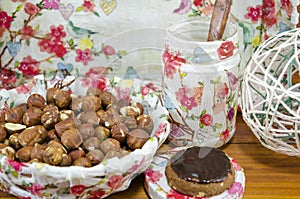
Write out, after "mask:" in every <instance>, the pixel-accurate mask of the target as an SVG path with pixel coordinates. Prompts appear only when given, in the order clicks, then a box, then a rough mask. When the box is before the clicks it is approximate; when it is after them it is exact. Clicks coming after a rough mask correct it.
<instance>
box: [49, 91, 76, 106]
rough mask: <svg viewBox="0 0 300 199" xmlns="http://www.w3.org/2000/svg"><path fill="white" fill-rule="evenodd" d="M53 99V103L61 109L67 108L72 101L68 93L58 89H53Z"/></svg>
mask: <svg viewBox="0 0 300 199" xmlns="http://www.w3.org/2000/svg"><path fill="white" fill-rule="evenodd" d="M53 99H54V102H55V104H56V105H57V106H58V107H59V108H61V109H64V108H67V107H68V106H69V104H70V103H71V101H72V98H71V96H70V94H69V93H68V92H67V91H64V90H60V89H59V90H56V91H55V93H54V95H53Z"/></svg>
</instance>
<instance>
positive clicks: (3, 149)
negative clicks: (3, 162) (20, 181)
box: [0, 144, 16, 160]
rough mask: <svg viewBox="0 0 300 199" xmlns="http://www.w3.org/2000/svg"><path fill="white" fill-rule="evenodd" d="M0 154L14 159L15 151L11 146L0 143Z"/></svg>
mask: <svg viewBox="0 0 300 199" xmlns="http://www.w3.org/2000/svg"><path fill="white" fill-rule="evenodd" d="M0 154H2V155H5V156H6V157H8V158H9V159H12V160H14V159H15V154H16V151H15V149H13V148H12V147H10V146H7V145H5V144H3V145H0Z"/></svg>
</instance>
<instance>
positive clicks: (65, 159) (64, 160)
mask: <svg viewBox="0 0 300 199" xmlns="http://www.w3.org/2000/svg"><path fill="white" fill-rule="evenodd" d="M72 163H73V161H72V159H71V157H70V156H69V155H67V154H63V155H62V161H61V162H60V164H59V166H62V167H66V166H71V165H72Z"/></svg>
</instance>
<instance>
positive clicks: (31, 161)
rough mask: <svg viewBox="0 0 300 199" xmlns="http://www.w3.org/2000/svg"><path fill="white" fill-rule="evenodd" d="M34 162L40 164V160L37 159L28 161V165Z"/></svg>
mask: <svg viewBox="0 0 300 199" xmlns="http://www.w3.org/2000/svg"><path fill="white" fill-rule="evenodd" d="M35 162H41V161H40V160H38V159H31V160H29V161H28V163H29V164H32V163H35Z"/></svg>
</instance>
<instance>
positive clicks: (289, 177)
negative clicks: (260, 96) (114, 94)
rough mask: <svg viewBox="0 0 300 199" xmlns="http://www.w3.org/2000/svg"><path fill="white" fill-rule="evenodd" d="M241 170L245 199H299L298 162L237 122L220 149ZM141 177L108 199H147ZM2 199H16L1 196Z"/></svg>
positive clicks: (239, 121) (240, 118)
mask: <svg viewBox="0 0 300 199" xmlns="http://www.w3.org/2000/svg"><path fill="white" fill-rule="evenodd" d="M221 149H222V150H224V151H225V152H226V153H227V154H228V155H229V156H231V157H233V158H235V159H236V160H237V161H238V163H239V164H240V165H241V166H242V167H243V168H244V170H245V175H246V190H245V194H244V199H256V198H257V199H261V198H262V199H264V198H265V199H268V198H270V199H273V198H275V199H276V198H278V199H279V198H287V199H298V198H299V199H300V158H297V157H290V156H287V155H282V154H279V153H275V152H273V151H271V150H269V149H267V148H265V147H263V146H262V145H261V144H260V143H259V141H258V140H257V138H256V137H255V136H254V135H253V134H252V132H251V131H250V129H249V128H248V127H247V125H246V124H245V123H244V122H243V120H242V117H241V115H238V118H237V131H236V133H235V135H234V137H233V138H232V139H231V141H230V142H229V143H228V144H226V145H225V146H223V147H222V148H221ZM143 183H144V176H143V175H140V176H138V177H137V178H136V179H134V180H133V181H132V183H131V185H130V187H129V188H128V189H127V190H125V191H123V192H120V193H116V194H113V195H111V196H109V197H108V199H123V198H124V199H148V198H149V197H148V196H147V193H145V190H144V187H143ZM0 198H1V199H15V197H13V196H11V195H8V194H7V193H3V192H0Z"/></svg>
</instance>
